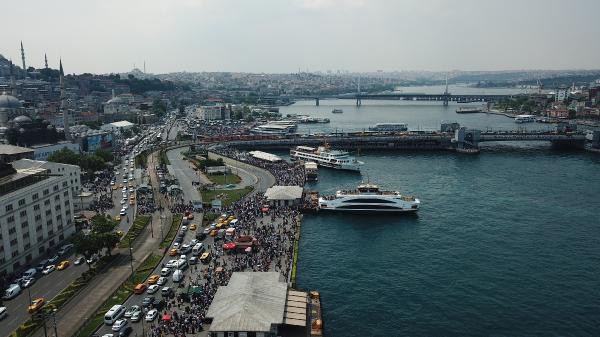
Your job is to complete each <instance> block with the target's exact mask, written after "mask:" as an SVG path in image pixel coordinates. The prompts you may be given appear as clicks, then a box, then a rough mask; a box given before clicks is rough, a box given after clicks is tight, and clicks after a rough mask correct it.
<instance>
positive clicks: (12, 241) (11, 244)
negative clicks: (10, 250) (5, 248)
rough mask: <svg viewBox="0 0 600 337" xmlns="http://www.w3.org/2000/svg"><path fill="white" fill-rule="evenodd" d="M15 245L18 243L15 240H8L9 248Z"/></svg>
mask: <svg viewBox="0 0 600 337" xmlns="http://www.w3.org/2000/svg"><path fill="white" fill-rule="evenodd" d="M17 243H18V241H17V239H12V240H10V246H11V247H12V246H16V245H17Z"/></svg>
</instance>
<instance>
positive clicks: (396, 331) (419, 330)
mask: <svg viewBox="0 0 600 337" xmlns="http://www.w3.org/2000/svg"><path fill="white" fill-rule="evenodd" d="M311 103H313V104H314V102H303V104H298V105H293V106H290V107H285V108H282V109H281V112H282V113H284V114H286V113H308V114H311V115H314V116H326V117H328V118H330V119H332V123H331V125H329V126H326V127H332V128H335V127H338V128H344V129H360V128H362V127H364V125H366V124H374V123H379V122H407V123H408V124H409V127H411V128H414V126H415V125H421V126H422V127H423V128H424V127H425V126H427V127H429V126H431V127H432V128H435V125H436V123H438V121H440V120H443V119H446V118H448V119H454V120H459V121H460V122H461V124H463V123H464V125H467V126H470V127H487V126H489V127H493V128H498V127H500V128H514V127H515V124H514V123H513V122H512V120H510V119H508V118H506V117H502V116H490V115H484V114H477V115H465V116H462V115H461V116H457V115H456V114H455V113H454V108H455V106H450V107H449V108H443V107H441V106H439V105H432V104H427V103H425V104H424V103H417V104H410V105H408V104H405V102H402V101H400V102H375V103H376V104H372V103H371V102H365V103H366V104H368V105H363V106H362V107H361V108H360V111H357V110H354V108H353V106H352V105H351V104H352V103H351V102H348V103H347V104H346V103H344V102H343V101H331V102H329V101H327V102H323V101H322V102H321V104H322V105H321V107H319V108H318V109H316V108H315V107H314V106H311V105H310V104H311ZM342 103H344V104H342ZM406 103H408V102H406ZM334 104H335V106H336V107H341V108H343V109H344V113H343V114H341V115H339V116H338V115H333V114H331V113H330V111H331V109H332V107H333V105H334ZM527 127H540V125H539V124H535V123H532V124H529V125H527ZM544 127H545V125H544ZM360 160H362V161H364V162H365V163H366V164H365V165H364V168H363V172H362V177H361V175H360V174H352V173H343V172H339V171H331V170H326V169H319V182H318V183H316V184H314V185H312V186H310V187H311V188H313V189H317V190H319V191H321V193H326V194H327V193H333V192H334V191H335V190H337V189H341V188H352V187H355V186H356V185H357V184H358V183H360V181H361V180H362V179H366V177H367V176H368V177H369V179H370V180H371V182H377V183H379V184H380V185H382V186H383V187H385V188H386V189H393V190H400V191H402V192H405V193H407V194H414V195H416V196H418V197H419V198H421V200H422V203H423V204H422V208H421V210H419V213H418V215H417V216H397V215H377V216H373V215H370V216H369V215H356V214H352V215H350V214H331V213H330V214H327V213H321V214H319V215H308V216H305V218H304V221H303V226H302V239H301V244H300V260H299V265H298V286H299V287H301V288H303V289H317V290H319V291H320V292H321V294H322V299H323V305H324V323H325V333H326V335H327V336H482V335H494V336H531V335H545V336H547V335H561V336H565V335H573V336H586V335H590V336H591V335H597V334H598V329H599V327H600V288H599V285H600V211H599V210H600V174H598V169H599V168H600V156H598V155H594V154H590V153H586V152H576V153H568V152H557V151H553V150H551V149H550V148H549V147H548V146H547V145H546V144H543V143H541V144H534V145H527V146H520V147H517V148H515V147H512V146H511V147H510V148H508V149H507V148H506V146H496V145H492V146H488V148H485V149H483V151H482V153H481V154H480V155H477V156H469V155H457V154H452V153H445V152H439V153H437V152H434V153H431V152H414V153H368V154H364V155H363V156H361V158H360Z"/></svg>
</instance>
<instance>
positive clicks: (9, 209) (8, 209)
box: [6, 204, 12, 212]
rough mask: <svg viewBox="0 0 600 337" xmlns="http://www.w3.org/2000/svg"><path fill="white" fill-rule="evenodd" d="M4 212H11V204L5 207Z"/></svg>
mask: <svg viewBox="0 0 600 337" xmlns="http://www.w3.org/2000/svg"><path fill="white" fill-rule="evenodd" d="M6 211H7V212H10V211H12V204H8V205H6Z"/></svg>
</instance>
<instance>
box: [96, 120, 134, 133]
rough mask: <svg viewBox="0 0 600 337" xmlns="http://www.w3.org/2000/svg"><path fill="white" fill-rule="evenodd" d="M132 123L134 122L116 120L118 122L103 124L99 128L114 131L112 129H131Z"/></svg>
mask: <svg viewBox="0 0 600 337" xmlns="http://www.w3.org/2000/svg"><path fill="white" fill-rule="evenodd" d="M134 125H135V124H133V123H131V122H128V121H118V122H112V123H108V124H104V125H102V126H101V127H100V129H101V130H104V131H113V132H114V131H121V130H127V129H131V128H132V127H133V126H134Z"/></svg>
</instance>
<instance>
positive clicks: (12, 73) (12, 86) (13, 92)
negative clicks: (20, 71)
mask: <svg viewBox="0 0 600 337" xmlns="http://www.w3.org/2000/svg"><path fill="white" fill-rule="evenodd" d="M10 90H11V93H10V94H11V95H12V96H13V97H17V81H16V80H15V66H14V65H13V63H12V60H11V61H10Z"/></svg>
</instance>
